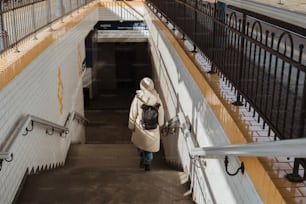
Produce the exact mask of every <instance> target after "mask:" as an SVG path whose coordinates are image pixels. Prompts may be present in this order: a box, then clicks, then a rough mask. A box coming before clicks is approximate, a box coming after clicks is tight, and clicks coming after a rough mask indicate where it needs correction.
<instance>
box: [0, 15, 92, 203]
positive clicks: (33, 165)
mask: <svg viewBox="0 0 306 204" xmlns="http://www.w3.org/2000/svg"><path fill="white" fill-rule="evenodd" d="M97 19H98V12H97V10H95V12H92V13H91V14H90V15H89V16H87V17H86V18H85V19H83V20H82V22H81V23H79V24H78V25H77V26H75V27H74V28H73V29H71V30H70V31H68V32H67V33H66V34H64V35H63V36H62V37H60V38H59V39H57V41H55V42H54V43H53V44H52V45H50V46H49V47H48V48H47V49H46V50H45V51H44V52H43V53H41V54H40V55H39V56H38V57H37V58H36V59H35V60H34V61H32V63H30V64H29V65H28V66H27V67H26V68H25V69H24V70H23V71H22V72H21V73H20V74H19V75H18V76H16V77H15V78H14V79H13V80H12V81H11V82H10V83H9V84H8V85H6V86H5V87H4V88H3V89H2V90H1V91H0V107H1V108H0V144H1V143H2V142H3V141H4V138H5V137H6V136H8V135H9V132H10V131H12V129H13V128H14V125H15V124H16V122H17V120H18V119H19V118H21V117H22V116H24V115H26V114H31V115H34V116H37V117H41V118H43V119H46V120H49V121H52V122H54V123H58V124H60V125H64V122H65V120H66V118H67V115H68V113H69V112H72V111H77V112H79V113H83V112H84V110H83V92H82V80H81V77H80V75H79V68H78V66H79V65H78V56H79V55H81V58H82V60H83V59H84V55H85V48H84V47H85V46H84V39H85V37H86V35H87V34H88V32H89V31H90V29H92V27H93V25H94V24H95V23H96V21H97ZM55 32H56V31H55ZM78 45H80V49H79V50H80V54H79V53H78ZM21 52H22V50H21ZM59 69H60V70H61V77H60V78H61V80H62V82H63V87H64V88H63V111H62V113H61V112H60V108H59V107H60V105H59V101H58V96H57V95H58V88H59V86H58V84H59V77H58V70H59ZM29 128H30V127H29ZM82 134H84V130H83V128H82V126H80V125H77V122H76V121H72V122H71V123H70V132H69V134H68V136H67V137H66V138H61V137H58V134H57V133H54V135H53V136H48V135H46V133H45V128H39V127H38V125H36V124H35V123H34V130H33V131H32V132H29V133H28V135H27V136H22V135H18V137H17V139H16V141H15V142H14V144H13V146H12V147H11V149H10V151H11V152H12V153H13V154H14V159H13V161H12V162H9V163H8V162H5V161H4V162H3V167H2V170H1V171H0V184H1V185H0V203H1V204H9V203H11V202H12V200H13V199H14V196H15V193H16V191H17V189H18V186H19V184H20V182H21V179H22V177H23V176H24V174H25V172H26V170H27V169H28V171H29V172H30V171H31V170H32V169H34V170H37V169H41V168H45V167H51V166H53V165H59V164H63V163H64V162H65V158H66V153H67V151H68V148H69V145H70V141H71V140H77V138H80V137H82Z"/></svg>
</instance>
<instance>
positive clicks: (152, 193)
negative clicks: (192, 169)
mask: <svg viewBox="0 0 306 204" xmlns="http://www.w3.org/2000/svg"><path fill="white" fill-rule="evenodd" d="M154 155H155V158H154V160H153V163H152V170H151V171H150V172H145V171H144V170H143V169H141V168H139V166H138V165H139V157H138V155H137V151H136V148H135V147H134V146H133V145H132V144H74V145H71V148H70V150H69V153H68V159H67V161H66V164H65V166H64V167H61V168H57V169H54V170H51V171H46V172H43V173H40V174H36V175H31V176H29V177H28V178H27V180H26V183H25V186H24V189H23V190H22V192H21V194H20V197H19V200H18V203H21V204H22V203H37V204H51V203H74V204H83V203H93V204H100V203H103V204H108V203H109V204H112V203H114V204H117V203H122V204H123V203H124V204H138V203H139V204H140V203H148V204H155V203H158V204H169V203H179V204H192V203H193V202H192V199H191V197H190V196H188V195H187V196H186V195H185V194H186V192H187V191H188V190H187V189H188V185H189V183H188V182H186V181H187V180H186V178H187V176H186V175H185V174H184V173H183V172H179V171H175V170H173V169H171V168H169V167H168V166H167V165H166V164H165V163H164V162H163V158H162V154H161V153H156V154H154Z"/></svg>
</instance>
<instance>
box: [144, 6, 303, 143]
mask: <svg viewBox="0 0 306 204" xmlns="http://www.w3.org/2000/svg"><path fill="white" fill-rule="evenodd" d="M147 3H148V4H149V6H151V5H153V7H154V9H156V10H157V11H156V12H157V13H161V14H162V15H163V16H164V17H165V18H166V19H167V21H168V22H171V24H173V25H174V28H175V29H178V30H179V31H180V32H181V33H183V37H186V38H188V39H189V40H190V41H192V42H193V43H194V48H195V50H196V49H199V50H201V52H202V53H204V54H205V55H206V57H207V58H208V59H209V60H210V61H211V63H212V65H213V66H212V70H211V71H213V72H216V71H217V72H218V73H219V74H220V76H222V77H224V78H226V80H227V81H228V82H229V83H230V84H231V85H233V86H234V88H235V93H236V94H237V99H236V102H235V103H234V104H244V105H245V106H249V110H250V111H251V110H254V116H255V112H257V113H258V120H260V119H263V121H264V122H263V128H265V125H266V124H268V127H269V134H270V130H272V131H273V132H274V133H275V140H276V139H277V138H280V139H291V138H301V137H306V121H305V116H306V115H305V113H306V82H305V81H306V74H305V71H306V58H305V55H306V51H305V49H304V46H305V42H306V41H305V39H306V29H305V28H301V27H297V26H294V25H290V24H288V23H284V22H282V21H280V20H277V19H273V18H271V17H267V16H263V15H261V14H257V13H254V12H251V11H247V10H243V9H241V8H236V7H234V6H227V5H226V4H224V3H221V2H217V1H216V3H209V2H207V1H203V0H178V1H172V0H150V1H147Z"/></svg>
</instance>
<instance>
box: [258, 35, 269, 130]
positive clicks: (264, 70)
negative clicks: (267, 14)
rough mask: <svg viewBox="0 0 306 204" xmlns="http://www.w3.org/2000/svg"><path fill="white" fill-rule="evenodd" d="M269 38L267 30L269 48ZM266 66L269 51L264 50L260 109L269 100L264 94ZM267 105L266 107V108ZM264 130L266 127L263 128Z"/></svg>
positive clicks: (266, 42) (266, 37)
mask: <svg viewBox="0 0 306 204" xmlns="http://www.w3.org/2000/svg"><path fill="white" fill-rule="evenodd" d="M268 36H269V31H268V30H266V35H265V46H267V47H268ZM266 65H267V50H264V58H263V70H262V82H263V85H262V86H261V91H260V92H261V96H262V97H260V101H259V106H260V107H263V101H264V99H267V98H268V93H264V84H265V76H266V74H265V72H266ZM266 106H267V104H266V105H265V106H264V107H266ZM263 128H264V126H263Z"/></svg>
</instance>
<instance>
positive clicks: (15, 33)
mask: <svg viewBox="0 0 306 204" xmlns="http://www.w3.org/2000/svg"><path fill="white" fill-rule="evenodd" d="M12 2H13V12H12V14H13V24H14V29H13V30H14V38H15V42H14V44H15V48H16V50H15V51H16V52H20V51H19V50H18V34H17V28H18V25H17V23H16V14H15V1H12Z"/></svg>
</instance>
